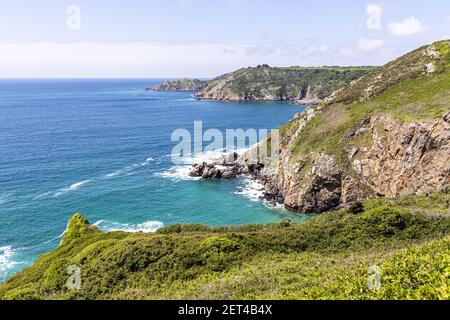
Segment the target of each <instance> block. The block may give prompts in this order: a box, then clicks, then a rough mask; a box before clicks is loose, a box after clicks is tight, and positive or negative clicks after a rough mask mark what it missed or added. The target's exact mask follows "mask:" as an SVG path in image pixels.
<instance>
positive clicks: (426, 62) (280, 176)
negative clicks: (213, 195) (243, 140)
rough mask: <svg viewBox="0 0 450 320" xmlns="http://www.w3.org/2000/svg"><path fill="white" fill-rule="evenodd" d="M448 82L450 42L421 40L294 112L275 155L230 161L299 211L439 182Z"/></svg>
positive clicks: (446, 151)
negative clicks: (410, 49) (420, 43)
mask: <svg viewBox="0 0 450 320" xmlns="http://www.w3.org/2000/svg"><path fill="white" fill-rule="evenodd" d="M449 84H450V41H440V42H436V43H434V44H432V45H429V46H424V47H422V48H419V49H417V50H415V51H413V52H411V53H409V54H406V55H405V56H403V57H401V58H399V59H397V60H395V61H393V62H391V63H388V64H387V65H385V66H383V67H380V68H377V69H375V70H374V71H372V72H371V73H370V74H368V75H366V76H364V77H362V78H360V79H359V80H357V81H354V82H352V83H351V84H350V85H349V86H347V87H345V88H344V89H341V90H339V91H337V92H335V93H334V94H332V95H331V96H330V97H329V98H327V99H326V100H325V101H324V102H323V103H321V104H320V105H319V106H316V107H311V108H309V109H308V110H306V111H305V112H304V113H301V114H298V115H296V117H295V118H294V119H293V120H292V121H290V122H289V123H288V124H286V125H285V126H283V127H282V128H280V142H281V143H280V150H279V151H280V156H279V158H277V159H274V160H273V159H272V160H268V159H267V158H262V157H259V158H258V159H257V161H256V165H255V164H253V165H251V166H248V164H249V163H255V159H251V158H252V156H254V154H255V153H254V152H251V151H250V152H247V153H246V154H244V155H242V156H240V157H239V158H238V159H237V160H236V162H235V163H234V164H233V165H232V166H231V167H232V168H233V172H234V173H236V174H241V173H244V174H249V175H251V176H253V177H254V178H255V179H258V180H260V181H261V182H262V183H263V184H264V186H265V198H266V200H268V201H270V202H274V203H275V202H276V203H281V204H283V205H284V206H285V207H286V208H288V209H290V210H293V211H297V212H305V213H309V212H325V211H329V210H332V209H335V208H340V207H345V206H348V205H349V204H351V203H352V202H355V201H359V200H362V199H366V198H373V197H398V196H403V195H415V194H422V193H426V192H429V191H434V190H439V189H442V188H444V187H446V186H448V185H449V184H450V156H449V155H450V85H449ZM269 142H270V137H269V140H268V141H263V142H262V143H269ZM258 147H259V146H255V147H253V150H254V149H255V148H258ZM194 169H195V168H194ZM209 170H211V169H210V168H209ZM206 178H211V177H208V176H207V175H206ZM213 178H214V177H213Z"/></svg>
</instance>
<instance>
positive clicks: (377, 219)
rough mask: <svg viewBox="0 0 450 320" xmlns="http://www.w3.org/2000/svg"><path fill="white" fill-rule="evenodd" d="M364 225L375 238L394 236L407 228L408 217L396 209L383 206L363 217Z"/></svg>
mask: <svg viewBox="0 0 450 320" xmlns="http://www.w3.org/2000/svg"><path fill="white" fill-rule="evenodd" d="M361 220H362V223H363V225H364V227H365V228H366V230H367V231H369V233H370V234H371V235H373V236H376V235H383V236H392V235H394V234H395V233H396V232H397V231H400V230H403V229H405V227H406V217H405V215H404V214H402V213H401V211H400V210H399V209H398V208H396V207H391V206H382V207H378V208H374V209H372V210H369V211H367V212H366V213H364V214H363V215H362V216H361Z"/></svg>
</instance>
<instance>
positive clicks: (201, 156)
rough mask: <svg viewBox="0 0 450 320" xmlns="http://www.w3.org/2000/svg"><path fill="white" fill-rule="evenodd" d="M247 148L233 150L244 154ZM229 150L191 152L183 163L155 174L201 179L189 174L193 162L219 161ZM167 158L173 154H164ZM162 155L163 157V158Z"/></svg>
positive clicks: (184, 178)
mask: <svg viewBox="0 0 450 320" xmlns="http://www.w3.org/2000/svg"><path fill="white" fill-rule="evenodd" d="M246 150H248V149H247V148H246V149H237V150H233V151H231V152H236V153H238V154H242V153H244V152H245V151H246ZM229 153H230V152H229V151H226V150H210V151H205V152H202V153H198V154H190V155H187V156H186V157H184V158H182V159H181V161H180V162H181V165H178V166H173V167H171V168H170V169H168V170H165V171H163V172H160V173H156V174H155V175H157V176H160V177H163V178H168V179H172V180H200V179H201V178H199V177H190V176H189V172H190V170H191V167H192V165H193V164H196V163H203V162H206V163H213V162H216V161H219V160H221V159H222V157H223V156H225V155H227V154H229ZM163 157H165V158H168V157H171V155H165V156H163ZM163 157H161V158H163ZM217 168H222V169H223V168H224V167H221V166H217Z"/></svg>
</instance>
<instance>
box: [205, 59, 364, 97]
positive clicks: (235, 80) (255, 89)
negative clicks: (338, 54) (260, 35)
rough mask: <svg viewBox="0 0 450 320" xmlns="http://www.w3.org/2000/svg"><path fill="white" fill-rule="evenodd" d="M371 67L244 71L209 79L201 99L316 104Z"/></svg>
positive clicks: (246, 69) (255, 69)
mask: <svg viewBox="0 0 450 320" xmlns="http://www.w3.org/2000/svg"><path fill="white" fill-rule="evenodd" d="M371 69H372V68H371V67H349V68H342V67H322V68H303V67H289V68H274V67H269V66H267V65H262V66H258V67H255V68H243V69H239V70H237V71H235V72H232V73H228V74H225V75H222V76H220V77H217V78H215V79H213V80H211V81H210V82H209V83H208V86H207V87H206V88H204V89H203V90H201V91H200V92H198V94H197V97H198V98H200V99H213V100H229V101H246V100H251V101H254V100H264V101H274V100H290V101H297V102H300V103H317V102H319V101H321V100H323V99H324V98H326V97H327V96H329V95H330V94H332V93H333V92H334V91H336V90H338V89H340V88H342V87H344V86H345V85H347V84H349V83H350V82H351V81H353V80H356V79H358V78H360V77H361V76H363V75H364V74H366V73H367V72H368V71H369V70H371Z"/></svg>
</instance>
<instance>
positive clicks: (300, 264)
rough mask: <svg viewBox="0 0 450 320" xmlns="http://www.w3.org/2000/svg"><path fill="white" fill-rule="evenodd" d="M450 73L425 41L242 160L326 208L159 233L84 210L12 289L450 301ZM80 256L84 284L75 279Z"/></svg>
mask: <svg viewBox="0 0 450 320" xmlns="http://www.w3.org/2000/svg"><path fill="white" fill-rule="evenodd" d="M267 68H268V67H261V68H260V69H262V70H264V69H267ZM262 72H264V71H262ZM449 84H450V41H440V42H436V43H434V44H431V45H428V46H424V47H422V48H419V49H417V50H415V51H413V52H411V53H408V54H406V55H404V56H403V57H400V58H399V59H397V60H395V61H393V62H391V63H388V64H387V65H385V66H383V67H380V68H377V69H375V70H372V71H371V72H370V73H368V74H367V75H365V76H363V77H362V78H360V79H359V80H357V81H353V82H351V84H349V85H348V86H346V87H345V88H343V89H341V90H339V91H337V92H335V93H334V94H333V95H331V96H329V97H328V98H327V99H326V100H325V101H324V102H322V103H321V104H320V105H318V106H315V107H311V108H309V109H308V110H307V111H305V112H304V113H300V114H298V115H296V117H295V118H294V119H293V120H292V121H290V122H289V123H288V124H286V125H285V126H283V127H282V128H281V130H280V135H281V146H280V157H279V158H277V159H275V160H272V161H269V160H267V158H260V159H258V160H259V163H258V165H256V166H255V165H252V166H249V163H248V161H249V160H251V159H250V158H249V157H250V154H251V153H246V154H244V155H243V156H241V157H240V158H238V159H237V160H236V163H235V164H233V165H236V166H241V169H242V172H246V173H247V174H251V175H253V177H254V178H256V179H259V180H260V181H261V182H262V183H264V185H265V190H266V199H267V200H269V201H273V202H279V203H282V204H284V205H285V207H286V208H288V209H291V210H293V211H298V212H306V213H309V214H310V213H311V212H314V213H315V214H316V213H320V212H327V213H326V214H322V215H315V214H314V215H313V216H312V218H311V219H310V220H308V221H307V222H303V223H291V222H290V221H281V222H279V223H276V224H268V225H248V226H230V227H206V226H201V225H175V226H169V227H166V228H162V229H160V230H158V231H157V232H156V233H154V234H129V233H124V232H113V233H104V232H101V231H100V230H99V229H97V228H96V227H94V226H91V225H89V223H88V221H87V220H86V218H84V217H83V216H81V215H79V214H76V215H75V216H74V217H73V218H72V219H71V220H70V222H69V225H68V228H67V231H66V233H65V234H64V236H63V238H62V243H61V245H60V246H59V247H58V248H57V249H56V250H54V251H53V252H50V253H48V254H45V255H43V256H41V257H40V258H39V259H38V260H37V261H36V262H35V263H34V265H33V266H32V267H29V268H26V269H24V270H23V271H21V272H19V273H17V274H16V275H15V276H13V277H12V278H10V279H9V280H8V281H7V282H6V283H5V284H4V285H3V286H0V299H67V298H69V299H447V300H448V299H450V285H449V284H450V269H449V266H450V255H449V252H450V235H449V231H450V187H449V185H450V158H449V154H450V86H449ZM268 142H270V138H269V141H263V142H262V144H265V143H268ZM256 147H258V146H255V148H256ZM233 159H234V157H233ZM69 266H77V267H79V268H80V270H81V281H82V283H81V284H82V285H81V288H80V289H76V290H69V289H68V288H67V287H66V281H67V277H68V275H67V268H68V267H69ZM374 277H375V278H374ZM374 279H379V280H380V281H379V282H378V284H377V281H375V282H374V281H373V280H374Z"/></svg>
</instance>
